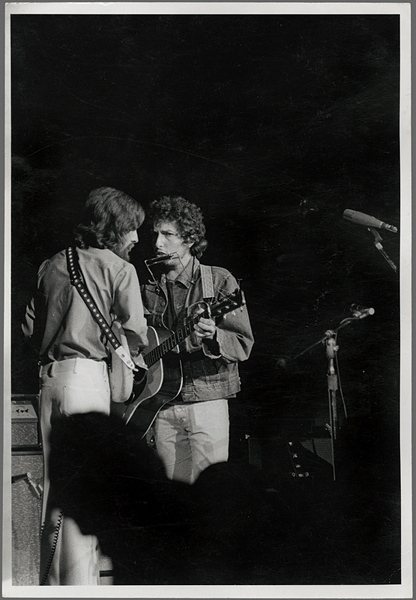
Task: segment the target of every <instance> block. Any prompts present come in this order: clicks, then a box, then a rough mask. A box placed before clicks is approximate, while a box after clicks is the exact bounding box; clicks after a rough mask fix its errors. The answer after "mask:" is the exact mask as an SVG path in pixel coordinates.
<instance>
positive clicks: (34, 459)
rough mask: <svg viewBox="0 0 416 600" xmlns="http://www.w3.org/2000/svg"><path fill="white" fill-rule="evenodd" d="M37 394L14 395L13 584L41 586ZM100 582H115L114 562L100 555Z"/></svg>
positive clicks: (41, 461)
mask: <svg viewBox="0 0 416 600" xmlns="http://www.w3.org/2000/svg"><path fill="white" fill-rule="evenodd" d="M38 407H39V397H38V395H37V394H12V410H11V434H12V436H11V437H12V449H11V450H12V498H11V515H12V548H11V554H12V585H14V586H17V585H25V586H37V585H39V563H40V518H41V509H42V483H43V481H42V480H43V459H42V444H41V436H40V428H39V418H38V415H39V413H38V410H39V408H38ZM99 565H100V585H112V584H113V571H112V561H111V559H110V558H109V557H108V556H104V555H101V554H100V557H99Z"/></svg>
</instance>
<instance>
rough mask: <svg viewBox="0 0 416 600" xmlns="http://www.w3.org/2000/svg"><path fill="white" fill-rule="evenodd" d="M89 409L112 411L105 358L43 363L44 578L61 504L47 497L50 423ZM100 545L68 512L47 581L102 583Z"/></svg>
mask: <svg viewBox="0 0 416 600" xmlns="http://www.w3.org/2000/svg"><path fill="white" fill-rule="evenodd" d="M88 412H101V413H104V414H110V387H109V382H108V372H107V365H106V363H104V362H102V361H100V362H99V361H94V360H89V359H84V358H71V359H68V360H64V361H60V362H53V363H50V364H49V365H46V366H44V367H41V370H40V425H41V434H42V447H43V463H44V474H43V482H44V488H43V499H42V517H41V523H42V527H43V529H44V531H43V534H42V539H41V565H40V578H41V581H42V579H43V578H44V575H45V571H46V570H47V565H48V563H49V561H50V559H51V557H52V553H53V546H54V538H55V532H56V531H57V523H58V520H59V513H60V511H59V508H57V507H54V506H51V505H50V503H49V502H48V499H49V489H50V481H49V474H48V462H49V455H50V444H49V435H50V432H51V426H53V421H54V420H55V419H59V418H64V417H65V416H69V415H73V414H79V413H88ZM55 542H56V540H55ZM97 545H98V540H97V538H96V537H95V536H93V535H83V534H82V533H81V531H80V529H79V527H78V525H77V523H76V522H75V521H74V520H73V519H71V518H69V517H65V516H64V518H63V520H62V523H61V526H60V530H59V537H58V538H57V543H56V548H55V550H54V553H53V560H52V563H51V565H50V568H49V576H48V578H47V579H46V581H45V583H46V585H99V566H98V552H97Z"/></svg>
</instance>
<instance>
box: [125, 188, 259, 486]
mask: <svg viewBox="0 0 416 600" xmlns="http://www.w3.org/2000/svg"><path fill="white" fill-rule="evenodd" d="M148 217H149V221H150V223H151V224H152V227H153V235H154V247H155V251H156V256H155V258H154V259H150V260H148V261H146V263H147V266H148V269H149V270H150V272H151V274H152V278H151V280H150V281H149V282H148V283H147V284H145V285H144V286H142V298H143V304H144V309H145V316H146V318H147V322H148V325H149V326H150V328H149V330H151V328H154V329H155V330H156V331H158V332H160V334H161V335H162V337H163V336H165V337H166V335H168V336H169V335H170V333H171V332H173V336H174V337H173V340H174V342H173V343H174V344H176V345H175V346H174V347H173V351H170V352H168V353H167V354H166V355H165V356H164V358H163V360H161V361H160V363H161V369H162V370H163V377H162V379H163V381H162V385H161V387H160V389H159V390H158V392H157V393H156V394H155V398H154V400H155V406H156V407H161V408H160V410H159V408H157V409H156V410H158V412H157V417H156V419H155V420H154V425H153V431H154V434H155V443H156V448H157V452H158V454H159V456H160V458H161V459H162V461H163V463H164V465H165V469H166V473H167V476H168V477H169V478H170V479H175V480H179V481H183V482H186V483H190V484H192V483H194V482H195V480H196V479H197V477H198V475H199V474H200V473H201V471H203V470H204V469H205V468H207V467H208V466H209V465H211V464H214V463H219V462H225V461H227V460H228V453H229V410H228V399H230V398H234V397H235V396H236V395H237V393H238V392H239V391H240V376H239V370H238V363H239V362H241V361H244V360H247V359H248V357H249V355H250V352H251V348H252V345H253V334H252V330H251V326H250V321H249V316H248V312H247V308H246V306H245V302H244V299H243V296H242V293H241V290H240V289H239V285H238V283H237V281H236V279H235V278H234V277H233V275H231V273H229V271H227V270H226V269H224V268H221V267H208V266H206V265H202V264H201V263H200V262H199V259H200V257H201V256H202V253H203V252H204V250H205V249H206V247H207V245H208V243H207V241H206V239H205V225H204V222H203V216H202V213H201V210H200V209H199V208H198V207H197V206H195V205H194V204H192V203H190V202H188V201H187V200H185V199H184V198H182V197H162V198H160V199H159V200H155V201H153V202H152V203H151V205H150V209H149V212H148ZM162 332H164V333H163V334H162ZM175 336H176V337H175ZM171 337H172V336H171ZM155 343H156V342H155ZM166 343H169V339H168V340H167V342H166ZM166 343H165V345H163V344H162V347H161V349H160V351H161V352H162V353H163V348H164V347H166ZM150 346H151V341H150V337H149V349H150ZM158 351H159V349H158ZM149 352H150V350H149V351H147V352H146V353H145V354H147V357H148V358H147V360H146V362H148V364H150V354H149ZM156 358H157V356H156ZM147 407H148V408H150V409H151V402H150V401H148V402H147ZM139 413H140V410H139V411H137V414H139ZM131 419H132V420H134V413H133V414H132V415H131Z"/></svg>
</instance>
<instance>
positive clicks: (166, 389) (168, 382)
mask: <svg viewBox="0 0 416 600" xmlns="http://www.w3.org/2000/svg"><path fill="white" fill-rule="evenodd" d="M171 335H172V333H171V332H170V331H169V330H167V329H159V330H157V331H156V329H155V328H154V327H149V328H148V332H147V337H148V340H149V345H148V347H147V348H146V350H145V351H144V352H143V358H144V360H145V362H146V356H147V354H148V353H149V352H151V351H152V350H154V349H155V348H157V347H159V346H161V345H163V342H164V341H165V340H167V339H168V338H169V337H170V336H171ZM182 383H183V378H182V365H181V361H180V360H179V358H178V356H177V354H176V353H175V352H169V353H167V354H166V355H165V356H164V357H163V359H160V360H158V361H157V362H155V363H154V364H152V365H151V366H149V368H148V369H147V370H144V369H142V370H141V371H140V372H139V373H138V374H136V375H135V380H134V382H133V395H134V400H133V402H132V403H131V404H130V405H129V406H128V407H127V409H126V410H125V411H124V414H123V419H124V420H125V421H126V423H130V422H131V423H132V424H134V425H135V426H136V427H137V428H138V429H139V430H141V431H142V432H143V433H142V437H144V436H145V435H146V433H147V432H148V430H149V429H150V427H151V426H152V423H153V421H154V420H155V419H156V417H157V414H158V412H159V411H160V409H161V408H162V407H163V406H164V405H165V404H166V403H167V402H169V401H170V400H173V399H174V398H176V396H178V394H179V393H180V391H181V389H182Z"/></svg>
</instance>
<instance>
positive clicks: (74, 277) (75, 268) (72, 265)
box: [66, 247, 136, 370]
mask: <svg viewBox="0 0 416 600" xmlns="http://www.w3.org/2000/svg"><path fill="white" fill-rule="evenodd" d="M66 260H67V267H68V271H69V276H70V280H71V284H72V285H73V286H75V287H76V289H77V290H78V292H79V294H80V296H81V298H82V299H83V300H84V302H85V304H86V305H87V307H88V308H89V310H90V312H91V314H92V317H93V319H94V320H95V322H96V323H97V324H98V325H99V327H100V328H101V331H102V332H103V333H104V335H105V336H106V338H107V339H108V341H109V342H110V344H111V345H112V346H113V348H114V352H115V353H116V354H117V356H119V357H120V359H121V360H122V361H123V362H124V364H126V365H127V366H128V367H129V368H130V369H132V370H135V369H136V366H135V364H134V362H133V361H132V359H131V358H130V356H129V354H128V352H126V350H125V348H124V347H123V346H122V345H121V344H120V342H119V341H118V339H117V337H116V336H115V335H114V333H113V332H112V330H111V327H110V326H109V325H108V323H107V321H106V320H105V318H104V317H103V315H102V313H101V311H100V309H99V308H98V306H97V305H96V303H95V300H94V299H93V297H92V296H91V294H90V292H89V291H88V289H87V287H86V285H85V283H84V282H83V280H82V272H81V268H80V266H79V263H78V256H77V251H76V249H75V248H72V247H69V248H67V249H66Z"/></svg>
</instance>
